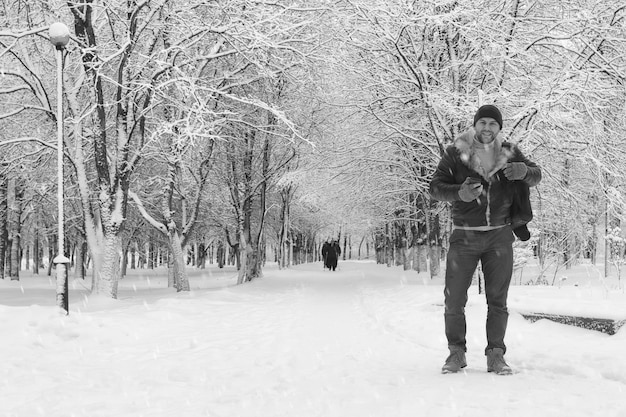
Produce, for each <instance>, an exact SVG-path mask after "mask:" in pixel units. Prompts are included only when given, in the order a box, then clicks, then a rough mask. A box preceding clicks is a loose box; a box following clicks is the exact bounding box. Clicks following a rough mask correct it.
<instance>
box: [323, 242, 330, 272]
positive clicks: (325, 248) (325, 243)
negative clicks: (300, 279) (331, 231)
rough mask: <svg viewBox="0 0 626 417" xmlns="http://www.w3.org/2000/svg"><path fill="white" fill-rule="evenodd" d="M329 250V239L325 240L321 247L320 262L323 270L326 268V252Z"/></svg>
mask: <svg viewBox="0 0 626 417" xmlns="http://www.w3.org/2000/svg"><path fill="white" fill-rule="evenodd" d="M330 250H331V244H330V239H328V240H326V242H324V244H323V245H322V260H323V261H324V269H326V268H329V267H328V252H330Z"/></svg>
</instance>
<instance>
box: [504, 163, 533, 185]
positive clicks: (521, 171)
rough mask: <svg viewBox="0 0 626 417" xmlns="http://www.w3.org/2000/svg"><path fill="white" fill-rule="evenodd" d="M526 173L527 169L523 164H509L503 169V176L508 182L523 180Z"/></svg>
mask: <svg viewBox="0 0 626 417" xmlns="http://www.w3.org/2000/svg"><path fill="white" fill-rule="evenodd" d="M527 172H528V167H527V166H526V164H525V163H523V162H509V163H508V164H506V165H505V167H504V175H505V176H506V177H507V179H508V180H509V181H515V180H523V179H524V178H525V177H526V173H527Z"/></svg>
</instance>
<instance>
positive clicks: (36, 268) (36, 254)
mask: <svg viewBox="0 0 626 417" xmlns="http://www.w3.org/2000/svg"><path fill="white" fill-rule="evenodd" d="M33 274H34V275H39V229H38V228H37V226H35V229H34V230H33Z"/></svg>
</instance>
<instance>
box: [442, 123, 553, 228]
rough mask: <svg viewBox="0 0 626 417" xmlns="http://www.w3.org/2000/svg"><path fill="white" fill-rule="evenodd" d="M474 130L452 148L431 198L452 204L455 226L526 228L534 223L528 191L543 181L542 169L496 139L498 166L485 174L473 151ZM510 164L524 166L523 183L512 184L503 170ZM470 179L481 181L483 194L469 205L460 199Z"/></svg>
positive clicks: (448, 151) (513, 147) (461, 137)
mask: <svg viewBox="0 0 626 417" xmlns="http://www.w3.org/2000/svg"><path fill="white" fill-rule="evenodd" d="M474 135H475V132H474V130H473V129H470V130H468V131H466V132H465V133H463V134H461V135H460V136H459V137H458V138H457V139H456V140H455V141H454V144H452V145H450V146H449V147H448V148H447V149H446V151H445V154H444V155H443V157H442V158H441V161H440V162H439V165H438V166H437V170H436V171H435V174H434V175H433V178H432V180H431V182H430V194H431V197H432V198H434V199H436V200H441V201H450V202H452V221H453V223H454V224H455V225H456V226H461V227H463V226H469V227H479V226H501V225H505V224H510V225H511V226H512V227H513V228H516V227H519V226H523V225H525V224H526V223H528V222H529V221H530V220H531V219H532V210H531V206H530V200H529V188H528V187H532V186H535V185H537V184H538V183H539V182H540V181H541V168H540V167H539V166H537V164H535V163H534V162H531V161H530V160H529V159H528V158H526V157H525V156H524V154H522V152H521V151H520V150H519V148H518V147H517V146H515V145H513V144H511V143H509V142H503V141H500V140H499V139H498V138H496V139H495V140H496V143H495V144H494V146H495V152H494V154H495V159H496V161H495V165H494V167H493V169H492V170H491V172H485V171H484V169H483V167H482V164H481V162H480V158H479V157H478V155H477V154H476V153H475V151H474V148H473V143H474ZM508 162H524V163H525V164H526V166H527V167H528V172H527V174H526V177H525V178H524V179H523V180H519V181H509V180H508V179H507V178H506V176H505V175H504V172H503V170H502V169H503V168H504V166H505V165H506V164H507V163H508ZM467 177H473V178H478V179H480V180H481V182H482V185H483V193H482V195H481V196H479V197H478V198H477V199H476V200H474V201H470V202H469V203H466V202H464V201H463V200H461V198H460V197H459V189H460V188H461V184H462V183H463V182H464V181H465V179H466V178H467Z"/></svg>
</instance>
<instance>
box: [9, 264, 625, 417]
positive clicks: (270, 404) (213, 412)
mask: <svg viewBox="0 0 626 417" xmlns="http://www.w3.org/2000/svg"><path fill="white" fill-rule="evenodd" d="M265 274H266V276H265V277H264V278H262V279H259V280H257V281H255V282H252V283H249V284H246V285H243V286H228V285H227V284H229V283H230V282H231V281H232V280H231V281H229V279H230V278H224V277H223V276H222V277H221V278H219V280H218V281H220V282H219V283H218V284H219V285H214V282H215V281H216V279H215V277H214V276H206V275H204V276H202V277H200V276H196V277H195V278H193V279H192V288H193V290H192V292H191V293H189V294H176V293H174V292H172V291H171V290H168V289H166V288H163V282H164V281H165V280H166V278H165V276H162V277H157V276H150V277H149V280H148V278H146V277H141V276H136V277H130V278H127V279H125V280H124V281H123V283H122V286H121V294H120V300H119V301H102V302H101V301H97V300H93V299H90V300H89V301H88V302H87V303H81V302H75V306H74V307H73V311H72V313H71V314H70V316H68V317H62V316H58V315H57V314H56V312H55V310H54V309H53V308H52V307H49V306H48V305H47V301H46V302H42V303H41V304H42V305H39V306H15V305H16V304H17V303H16V302H15V300H16V299H17V297H19V293H24V294H25V296H28V295H32V294H33V293H34V292H35V289H36V288H37V289H38V290H41V288H39V287H40V286H41V285H42V284H41V282H38V284H37V285H35V284H29V283H28V282H26V280H24V282H22V283H21V284H15V283H10V282H2V283H1V284H0V323H3V324H1V325H0V331H1V332H2V334H3V340H4V343H3V344H2V347H0V353H1V354H2V358H3V365H2V367H1V368H0V369H1V371H0V392H1V393H2V401H1V402H0V416H16V417H17V416H19V417H22V416H24V417H27V416H28V417H31V416H89V417H95V416H103V417H104V416H107V417H108V416H111V417H113V416H115V417H120V416H151V417H153V416H168V417H170V416H172V415H175V416H178V417H186V416H189V417H194V416H223V417H226V416H228V417H231V416H232V417H243V416H258V417H270V416H293V417H307V416H320V417H322V416H323V417H326V416H329V417H330V416H338V417H339V416H341V417H346V416H355V417H357V416H358V417H362V416H363V417H364V416H375V417H386V416H389V417H399V416H416V415H424V416H481V417H482V416H492V415H493V416H529V415H536V416H595V415H597V416H605V417H606V416H620V417H624V416H626V376H625V375H626V359H625V358H624V356H625V355H624V352H626V332H625V329H622V330H621V331H620V332H618V334H616V335H614V336H607V335H604V334H601V333H598V332H592V331H588V330H582V329H576V328H571V327H567V326H563V325H558V324H555V323H550V322H544V321H540V322H537V323H534V324H530V323H528V322H527V321H525V320H524V319H523V318H521V316H519V315H518V314H512V315H511V318H510V325H509V333H508V336H507V342H508V345H509V354H508V355H507V358H508V361H509V363H510V364H511V365H512V366H513V367H514V368H515V369H517V370H518V371H519V372H518V373H517V374H516V375H513V376H510V377H498V376H494V375H492V374H488V373H487V372H486V364H485V358H484V356H483V349H484V314H485V310H486V307H485V306H484V301H483V300H482V299H481V297H480V296H479V295H478V294H473V295H472V296H471V297H470V303H469V305H468V309H467V312H468V337H469V339H468V342H469V351H468V362H469V366H468V369H467V371H466V372H464V373H462V374H457V375H441V374H440V367H441V364H442V362H443V360H444V359H445V356H446V348H445V345H446V344H445V339H444V335H443V316H442V307H441V302H442V286H441V283H440V282H432V281H431V282H428V283H427V284H428V285H424V283H423V282H422V281H421V279H418V278H417V277H416V276H415V275H413V274H415V273H414V272H408V273H405V272H403V271H402V270H401V269H400V268H395V267H394V268H387V267H385V266H381V265H375V264H374V263H363V262H341V263H340V268H339V270H338V271H335V272H329V271H324V270H322V268H321V264H319V263H318V264H309V265H301V266H298V267H295V268H292V269H290V270H285V271H278V270H276V269H274V268H268V269H267V270H266V272H265ZM231 276H234V274H232V271H231ZM33 279H36V278H33ZM146 282H148V283H149V285H147V284H146ZM207 283H213V284H212V285H207ZM29 285H31V287H32V288H30V287H29ZM38 286H39V287H38ZM211 286H213V288H209V287H211ZM52 288H53V287H52ZM44 289H45V288H44ZM31 290H32V291H31ZM533 290H534V288H532V287H516V288H515V287H514V288H512V296H511V299H512V303H513V304H515V303H517V304H518V305H523V304H524V302H525V301H527V300H529V299H531V298H532V297H533V296H534V294H533V293H532V291H533ZM555 290H557V289H556V288H555ZM51 291H52V293H53V292H54V290H53V289H51ZM42 293H45V291H42ZM564 294H566V293H565V292H564V291H562V292H555V294H554V297H561V298H555V300H557V301H560V302H563V301H564V300H563V298H562V297H563V296H564ZM543 297H544V298H546V297H548V296H547V295H546V294H545V293H544V294H543ZM4 299H7V300H8V299H10V300H12V303H11V304H12V305H13V306H12V307H7V306H6V304H8V303H3V302H2V300H4ZM71 299H73V300H80V291H78V290H77V291H75V294H73V295H72V298H71ZM29 300H30V299H29ZM42 301H43V300H42Z"/></svg>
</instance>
